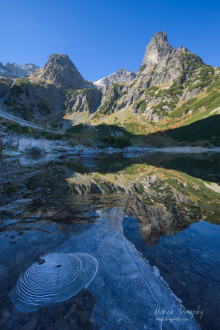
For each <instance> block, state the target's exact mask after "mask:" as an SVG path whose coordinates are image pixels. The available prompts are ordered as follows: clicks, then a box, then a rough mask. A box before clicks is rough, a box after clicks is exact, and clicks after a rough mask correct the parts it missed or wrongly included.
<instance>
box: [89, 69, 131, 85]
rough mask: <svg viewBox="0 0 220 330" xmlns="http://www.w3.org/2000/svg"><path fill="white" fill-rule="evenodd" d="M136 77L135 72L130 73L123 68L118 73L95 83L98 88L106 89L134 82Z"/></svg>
mask: <svg viewBox="0 0 220 330" xmlns="http://www.w3.org/2000/svg"><path fill="white" fill-rule="evenodd" d="M135 77H136V75H135V73H134V72H133V71H128V70H126V69H124V68H121V69H119V70H118V71H116V72H114V73H112V74H111V75H109V76H107V77H104V78H102V79H99V80H97V81H95V82H94V84H95V85H96V86H101V87H104V86H106V85H109V84H114V83H118V82H128V81H131V80H133V79H134V78H135Z"/></svg>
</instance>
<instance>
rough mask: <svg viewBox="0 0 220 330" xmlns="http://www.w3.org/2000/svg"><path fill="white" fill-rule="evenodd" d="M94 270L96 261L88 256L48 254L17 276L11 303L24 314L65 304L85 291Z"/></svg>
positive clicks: (96, 266)
mask: <svg viewBox="0 0 220 330" xmlns="http://www.w3.org/2000/svg"><path fill="white" fill-rule="evenodd" d="M97 269H98V262H97V260H96V259H95V258H93V257H92V256H91V255H89V254H87V253H69V254H66V253H51V254H47V255H45V256H44V257H42V258H40V259H38V260H37V261H36V262H35V263H34V264H33V265H31V266H30V267H29V268H28V269H27V270H26V271H25V273H24V274H23V275H21V276H20V278H19V280H18V282H17V284H16V286H15V287H14V288H13V289H12V292H11V300H12V302H13V303H14V305H15V307H16V309H17V310H19V311H20V312H24V313H28V312H33V311H35V310H38V309H39V308H41V307H44V306H48V305H50V304H55V303H58V302H62V301H65V300H67V299H69V298H71V297H72V296H74V295H75V294H77V293H78V292H79V291H80V290H82V289H83V288H86V287H87V286H88V285H89V283H90V282H91V281H92V280H93V279H94V277H95V275H96V273H97Z"/></svg>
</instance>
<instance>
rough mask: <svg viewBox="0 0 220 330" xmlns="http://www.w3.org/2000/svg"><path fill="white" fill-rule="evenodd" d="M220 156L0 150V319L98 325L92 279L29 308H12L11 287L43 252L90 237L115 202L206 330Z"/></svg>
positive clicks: (217, 257) (216, 240) (128, 232)
mask: <svg viewBox="0 0 220 330" xmlns="http://www.w3.org/2000/svg"><path fill="white" fill-rule="evenodd" d="M219 165H220V157H219V156H218V155H214V154H213V155H212V154H207V155H196V156H186V155H184V156H181V155H168V154H167V155H162V154H157V155H154V154H151V155H149V156H145V157H141V158H131V159H124V158H122V157H119V156H118V155H117V156H111V157H108V158H103V159H101V160H100V161H99V162H94V161H93V162H91V161H87V160H83V161H82V162H80V161H79V160H77V159H62V160H58V161H53V162H47V161H46V160H45V159H40V160H39V159H38V160H33V159H24V158H7V157H5V158H2V159H1V164H0V166H1V178H0V230H1V232H0V237H1V249H0V274H1V277H0V285H1V291H0V310H1V312H0V315H1V317H0V327H2V328H3V329H90V328H91V329H92V328H98V324H97V322H95V321H94V322H92V321H91V318H92V314H93V311H94V308H95V304H96V301H95V298H94V296H93V294H92V292H91V291H90V290H89V287H88V289H85V290H82V291H81V292H80V293H78V294H77V295H76V296H74V297H73V298H71V299H70V300H68V301H66V302H63V303H60V304H57V305H55V306H53V307H47V308H43V309H41V310H40V311H37V312H34V313H29V314H21V313H20V312H18V311H17V310H16V309H15V308H14V306H13V304H12V302H11V299H10V292H11V289H12V288H13V287H14V285H15V284H16V281H17V279H18V278H19V276H20V275H21V274H22V273H23V272H24V271H25V270H26V269H27V268H28V267H29V266H30V265H31V264H32V263H33V262H35V261H36V260H37V259H38V258H39V257H41V256H43V255H45V254H47V253H50V252H53V251H55V250H57V249H59V247H60V246H62V244H64V247H65V242H68V240H69V239H72V240H73V241H74V240H75V242H77V239H78V238H79V237H86V233H87V232H88V233H89V232H91V230H93V227H94V226H97V225H98V226H100V228H103V226H104V224H103V223H105V215H106V217H108V215H107V214H112V213H111V212H112V210H114V209H115V208H116V209H123V212H122V215H121V217H122V218H123V219H124V220H123V219H122V220H123V235H124V236H125V237H126V238H127V239H128V240H129V241H130V242H131V243H132V244H134V246H135V248H136V249H137V251H139V252H140V253H141V254H142V255H143V257H145V258H146V259H147V260H148V261H149V263H150V265H152V266H156V267H157V268H158V269H159V271H160V274H161V275H162V276H163V277H164V279H165V280H166V282H167V283H168V284H169V286H170V288H171V289H172V291H173V292H174V294H175V295H176V296H177V297H179V298H180V299H181V300H182V302H183V305H184V306H185V308H186V309H188V310H192V311H202V314H201V313H198V314H197V315H195V319H196V321H197V323H198V324H199V325H200V326H201V327H202V329H219V328H220V318H219V317H220V314H219V306H220V227H219V220H220V202H219V196H220V194H219V193H220V187H219V184H220V174H219V171H218V169H219ZM116 220H117V218H116ZM120 221H121V219H120ZM100 230H101V229H100ZM80 235H81V236H80ZM77 244H79V243H77ZM91 244H92V243H91ZM116 253H117V252H116ZM109 262H110V263H111V259H110V261H109ZM108 267H109V269H111V264H110V265H109V266H108ZM105 313H108V311H105ZM137 321H138V320H137ZM124 328H125V329H126V327H124ZM127 328H129V327H127Z"/></svg>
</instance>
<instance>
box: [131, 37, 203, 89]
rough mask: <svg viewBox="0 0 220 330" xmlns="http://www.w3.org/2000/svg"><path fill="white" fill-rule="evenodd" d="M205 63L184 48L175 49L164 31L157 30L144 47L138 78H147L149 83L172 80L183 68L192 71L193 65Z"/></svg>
mask: <svg viewBox="0 0 220 330" xmlns="http://www.w3.org/2000/svg"><path fill="white" fill-rule="evenodd" d="M198 65H200V66H202V65H205V64H204V62H203V61H202V59H201V58H200V57H198V56H196V55H194V54H192V53H190V51H189V50H188V49H186V48H183V47H182V46H180V47H179V48H178V49H177V50H176V49H174V47H172V46H170V45H169V42H168V39H167V35H166V33H165V32H161V31H159V32H157V33H156V34H155V35H154V36H153V37H152V39H151V41H150V43H149V45H148V46H147V48H146V52H145V55H144V59H143V63H142V66H141V67H140V69H139V71H138V72H137V77H138V78H142V79H143V78H145V79H146V78H147V79H148V80H150V84H151V85H157V84H160V85H161V84H164V83H167V82H172V81H173V80H174V79H176V78H177V77H178V76H180V75H181V72H182V71H183V70H185V71H193V70H194V69H195V66H198Z"/></svg>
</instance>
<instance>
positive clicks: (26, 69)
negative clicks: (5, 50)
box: [0, 62, 40, 78]
mask: <svg viewBox="0 0 220 330" xmlns="http://www.w3.org/2000/svg"><path fill="white" fill-rule="evenodd" d="M39 68H40V67H39V66H37V65H35V64H32V63H27V64H25V65H21V64H18V63H9V62H7V63H6V64H5V65H4V64H3V63H2V62H0V76H4V77H9V78H22V77H28V76H30V75H31V74H32V73H33V72H34V71H35V70H38V69H39Z"/></svg>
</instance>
